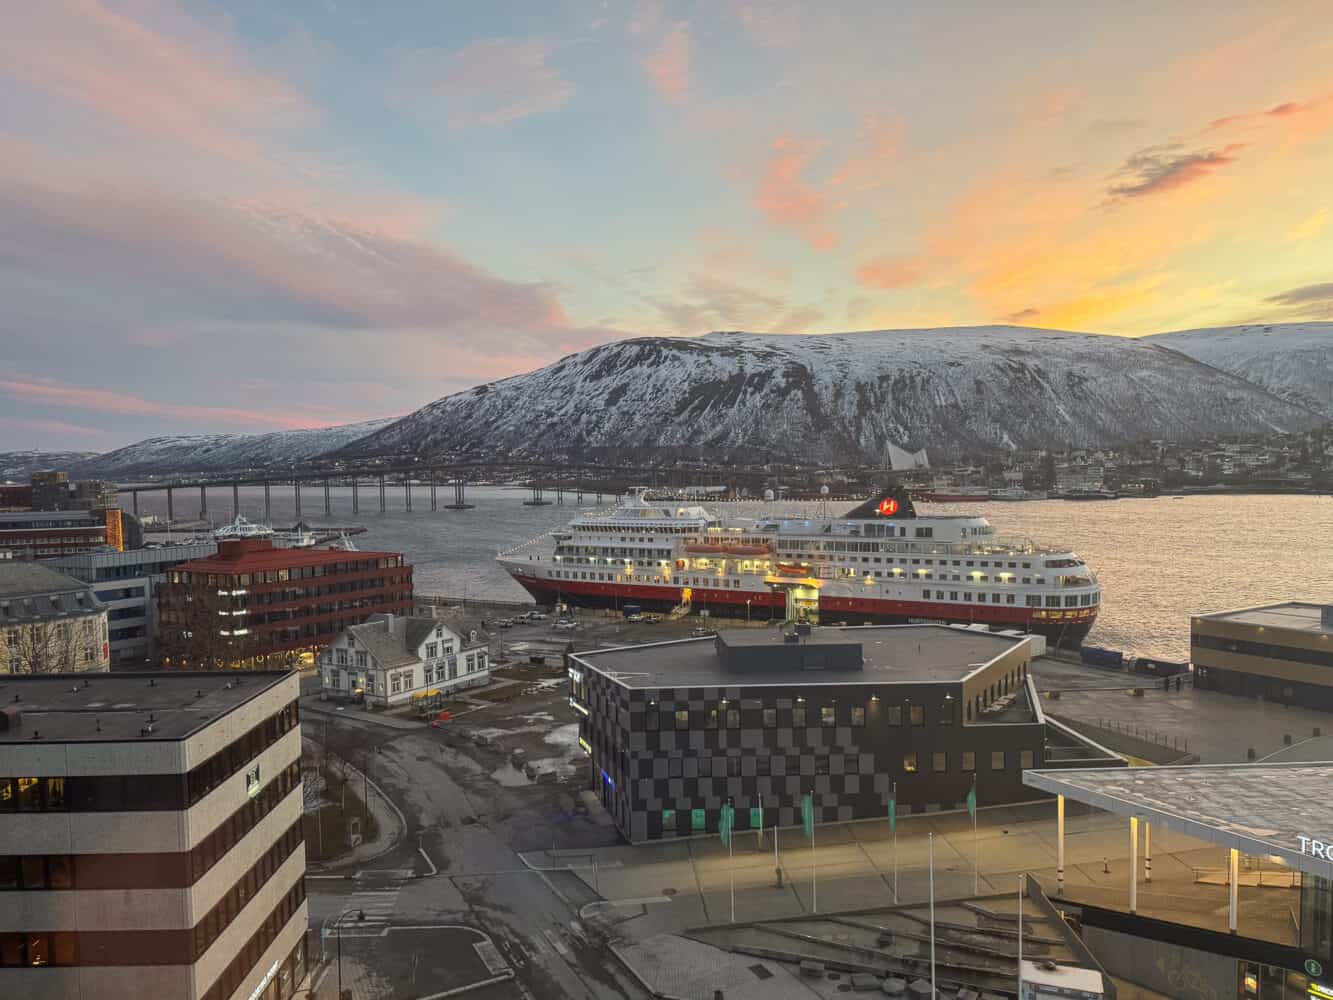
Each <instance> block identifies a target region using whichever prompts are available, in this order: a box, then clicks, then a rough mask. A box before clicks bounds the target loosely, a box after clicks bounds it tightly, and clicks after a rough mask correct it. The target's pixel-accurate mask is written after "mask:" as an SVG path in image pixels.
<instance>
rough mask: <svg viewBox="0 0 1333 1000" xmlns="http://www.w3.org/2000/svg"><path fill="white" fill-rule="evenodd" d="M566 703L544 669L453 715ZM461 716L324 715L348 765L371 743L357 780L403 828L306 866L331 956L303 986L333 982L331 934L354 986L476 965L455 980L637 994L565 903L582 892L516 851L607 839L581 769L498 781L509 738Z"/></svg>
mask: <svg viewBox="0 0 1333 1000" xmlns="http://www.w3.org/2000/svg"><path fill="white" fill-rule="evenodd" d="M534 638H535V637H534ZM567 714H568V709H567V707H566V706H565V695H564V691H563V686H556V685H552V684H547V685H545V686H536V687H534V688H533V689H532V691H531V693H529V694H526V695H524V696H522V697H520V698H518V699H516V700H515V701H512V702H509V703H507V704H504V705H498V706H496V707H494V708H487V709H483V710H481V711H480V712H477V713H474V714H473V715H469V716H468V717H467V718H466V720H460V722H462V721H465V722H466V724H467V727H470V728H473V729H475V728H478V727H484V726H488V725H503V724H505V723H510V724H512V725H517V726H519V727H523V726H524V725H525V724H524V722H522V721H521V718H522V716H524V715H527V716H528V717H529V718H534V719H536V720H538V721H537V722H535V723H533V724H532V727H531V728H533V729H534V730H536V731H537V738H540V736H541V731H543V730H545V731H549V730H551V729H553V728H554V727H555V726H557V725H558V724H561V723H565V722H567V720H566V719H565V718H564V716H565V715H567ZM307 719H308V720H310V722H309V723H308V724H307V727H306V728H307V735H311V736H314V737H317V738H320V739H323V738H325V728H324V725H323V719H322V718H321V719H320V721H319V724H313V715H311V716H307ZM516 719H518V720H520V721H517V722H515V721H514V720H516ZM463 730H464V726H463V725H459V726H457V727H456V728H455V729H445V730H432V729H428V728H424V727H423V728H421V729H415V730H391V729H387V728H385V727H383V726H380V725H377V724H375V723H373V722H366V721H361V720H357V719H349V718H340V717H334V718H332V719H331V720H330V722H329V726H328V729H327V739H328V741H329V743H330V744H331V746H332V747H333V748H334V749H335V751H337V752H340V753H342V754H343V755H344V756H348V757H349V758H350V759H352V760H353V761H355V762H356V763H358V765H359V764H360V763H361V761H362V760H363V759H364V756H365V753H366V751H367V750H369V756H370V776H371V780H372V781H373V782H375V783H376V784H377V785H378V786H379V787H380V788H381V789H382V790H383V791H384V793H385V794H386V795H387V796H388V798H389V799H390V800H391V801H392V802H393V804H394V805H395V806H397V808H398V810H399V811H400V812H401V813H402V815H403V817H404V820H405V823H406V829H405V834H404V836H403V837H402V839H401V840H400V841H399V843H398V844H397V845H396V846H395V847H394V848H393V849H392V850H390V851H389V852H387V853H386V854H384V855H382V856H380V857H378V858H376V859H375V860H373V861H370V862H365V863H363V864H362V865H357V866H353V867H352V868H351V869H346V870H343V869H339V868H338V867H337V866H336V865H335V866H332V867H330V868H328V869H325V870H322V871H321V872H319V873H318V874H315V875H312V876H311V877H309V879H308V882H307V886H308V892H309V898H310V913H311V926H312V928H315V929H316V933H317V934H319V935H320V940H322V942H323V950H324V951H325V953H326V955H327V958H328V960H329V963H328V965H327V966H326V967H325V971H324V972H322V973H321V974H320V977H321V978H320V980H319V982H320V987H319V990H318V991H317V993H316V996H317V997H319V998H320V1000H324V998H326V997H335V996H337V992H336V964H335V963H334V961H333V959H334V955H335V945H336V942H337V939H338V937H341V938H342V972H343V981H344V987H345V988H346V989H349V990H350V991H351V993H352V996H353V997H354V998H355V1000H400V998H402V1000H406V998H413V1000H424V998H427V997H433V996H438V995H440V994H443V993H445V992H446V991H448V990H452V989H456V988H458V987H460V986H465V985H468V984H470V983H482V982H485V981H486V980H488V979H496V980H497V981H496V982H494V983H493V984H492V985H488V986H482V987H480V988H479V989H477V990H475V991H469V995H470V996H477V997H482V998H491V997H495V998H502V997H532V998H542V1000H544V998H547V997H552V998H560V997H572V998H589V1000H601V998H620V997H640V996H645V995H646V994H644V993H643V991H642V990H641V989H640V988H639V987H638V986H637V984H636V983H635V982H634V981H633V980H632V978H631V977H629V976H628V974H626V973H625V972H624V970H623V969H621V968H620V967H619V966H618V964H617V962H616V960H615V958H614V957H613V956H612V955H611V954H610V953H609V952H608V951H607V950H606V949H605V948H604V947H603V943H602V940H601V938H600V936H599V932H598V930H597V929H596V928H595V927H591V926H589V925H586V924H584V923H583V922H581V921H580V920H579V919H578V908H579V907H580V906H581V905H583V904H584V903H587V902H589V901H591V900H594V899H596V898H597V897H596V895H595V894H594V893H593V892H592V891H591V890H590V889H588V887H587V886H586V884H585V883H584V882H583V881H582V880H581V879H579V878H577V877H576V876H573V875H570V874H569V873H564V872H556V873H546V872H536V871H532V870H531V869H529V868H528V867H527V866H526V865H525V863H524V861H523V860H522V859H521V858H520V857H519V853H518V852H519V851H522V850H531V849H534V848H535V847H538V846H540V847H543V848H550V847H551V846H553V845H554V846H557V847H562V848H565V847H579V846H583V847H592V846H603V845H610V844H612V843H615V842H616V841H617V836H616V834H615V831H614V829H612V828H611V827H609V826H606V825H604V824H601V823H598V822H597V821H596V820H595V819H594V818H591V817H589V816H588V815H587V813H586V810H582V809H580V808H579V803H578V798H577V795H578V792H579V791H580V790H581V788H582V787H583V782H582V781H581V780H580V779H579V777H578V775H577V774H569V775H567V776H566V780H565V781H563V782H561V783H559V784H553V785H540V784H532V783H526V782H520V783H517V784H514V785H512V786H507V785H505V784H501V783H500V782H498V781H497V780H496V778H495V777H494V773H495V771H496V770H497V769H498V768H500V767H502V766H504V755H505V754H506V753H507V751H505V750H504V749H501V748H497V747H493V746H492V747H486V748H483V747H479V746H475V745H473V744H472V743H471V742H470V741H469V740H466V739H463V738H462V735H463V732H462V731H463ZM361 914H364V915H365V919H359V917H360V916H361ZM340 915H342V917H341V921H339V917H340ZM335 928H340V929H339V930H336V931H335ZM501 977H510V978H501Z"/></svg>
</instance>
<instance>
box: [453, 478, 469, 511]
mask: <svg viewBox="0 0 1333 1000" xmlns="http://www.w3.org/2000/svg"><path fill="white" fill-rule="evenodd" d="M452 485H453V488H454V502H453V503H451V504H448V505H447V509H448V510H471V509H472V508H473V507H475V506H476V504H471V503H468V502H467V493H466V488H467V480H464V479H455V480H453V481H452Z"/></svg>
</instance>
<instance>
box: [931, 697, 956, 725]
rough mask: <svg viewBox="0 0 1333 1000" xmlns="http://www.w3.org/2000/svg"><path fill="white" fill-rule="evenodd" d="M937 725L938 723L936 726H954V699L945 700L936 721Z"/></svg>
mask: <svg viewBox="0 0 1333 1000" xmlns="http://www.w3.org/2000/svg"><path fill="white" fill-rule="evenodd" d="M935 723H936V725H940V726H952V725H953V699H952V698H947V699H945V701H944V703H943V704H942V705H940V711H939V715H938V716H937V717H936V719H935Z"/></svg>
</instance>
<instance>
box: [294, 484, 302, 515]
mask: <svg viewBox="0 0 1333 1000" xmlns="http://www.w3.org/2000/svg"><path fill="white" fill-rule="evenodd" d="M292 496H294V497H295V498H296V519H297V520H298V521H299V520H301V480H299V479H293V480H292Z"/></svg>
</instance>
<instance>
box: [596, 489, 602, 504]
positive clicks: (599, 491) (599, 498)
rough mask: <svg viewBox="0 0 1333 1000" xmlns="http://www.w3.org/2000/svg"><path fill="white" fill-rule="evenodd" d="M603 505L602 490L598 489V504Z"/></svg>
mask: <svg viewBox="0 0 1333 1000" xmlns="http://www.w3.org/2000/svg"><path fill="white" fill-rule="evenodd" d="M601 505H602V491H601V490H598V491H597V506H598V507H600V506H601Z"/></svg>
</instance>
